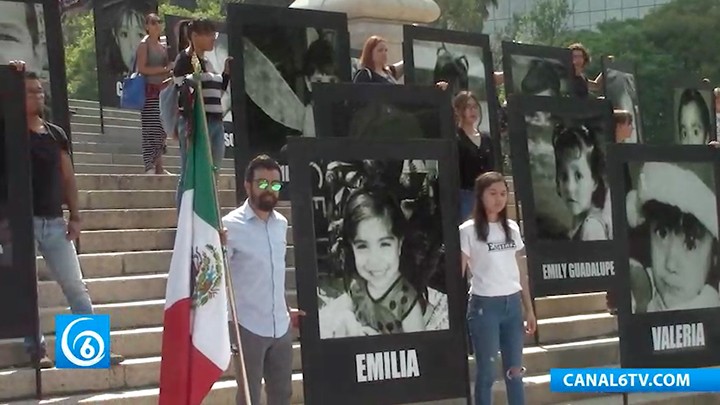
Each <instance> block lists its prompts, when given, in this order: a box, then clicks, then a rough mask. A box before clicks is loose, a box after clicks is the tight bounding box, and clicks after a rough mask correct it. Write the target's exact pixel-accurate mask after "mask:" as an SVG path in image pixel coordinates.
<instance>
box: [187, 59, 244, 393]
mask: <svg viewBox="0 0 720 405" xmlns="http://www.w3.org/2000/svg"><path fill="white" fill-rule="evenodd" d="M192 61H193V67H194V71H195V73H200V72H201V71H202V70H201V68H200V60H199V59H198V56H197V54H193V59H192ZM196 91H202V90H201V84H200V81H199V80H198V88H197V89H196ZM199 100H200V102H201V103H204V101H203V99H202V95H201V96H200V97H199ZM203 111H204V106H203ZM205 133H206V134H207V133H208V131H207V119H206V120H205ZM205 139H206V142H207V151H208V156H207V158H208V161H210V162H212V161H213V160H212V155H211V153H210V148H211V145H210V138H209V137H205ZM213 163H214V162H213ZM214 169H215V184H214V185H213V186H214V187H213V193H214V194H215V211H216V212H217V217H218V219H220V218H222V215H221V212H220V198H219V196H218V190H217V189H218V188H217V184H218V180H219V173H218V171H219V168H218V167H215V168H214ZM221 226H222V225H221ZM218 232H220V234H221V235H222V234H223V233H224V230H223V229H218ZM221 240H223V242H224V240H225V238H224V237H223V238H221ZM222 249H223V267H224V269H225V280H227V283H226V284H225V289H226V292H227V295H228V300H229V301H230V302H229V305H230V315H231V322H232V325H233V327H232V329H231V330H232V332H233V333H231V334H230V339H231V340H233V339H234V340H235V342H234V343H235V348H234V349H233V348H232V343H231V345H230V347H231V350H232V351H233V356H235V380H236V381H238V382H241V383H242V387H241V386H240V383H238V387H237V389H238V390H241V389H242V392H243V394H244V395H243V396H244V397H245V405H253V404H252V402H251V398H250V388H249V386H248V381H247V373H246V371H245V370H246V369H245V357H244V356H243V351H242V343H241V339H240V324H239V323H238V318H237V307H236V306H235V289H234V288H233V283H232V276H231V275H230V267H229V266H228V263H229V261H228V258H227V249H225V246H224V243H223V247H222ZM228 333H229V332H228Z"/></svg>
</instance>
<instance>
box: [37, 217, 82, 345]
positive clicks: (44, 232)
mask: <svg viewBox="0 0 720 405" xmlns="http://www.w3.org/2000/svg"><path fill="white" fill-rule="evenodd" d="M33 222H34V228H35V246H36V248H37V250H39V251H40V254H41V255H42V257H43V258H44V259H45V263H46V265H47V267H48V269H49V270H50V273H51V274H52V276H53V278H54V279H55V281H56V282H57V283H58V284H59V285H60V288H62V291H63V294H64V295H65V299H67V301H68V304H70V310H71V311H72V313H73V314H92V313H93V308H92V301H91V300H90V294H88V290H87V287H86V286H85V283H84V282H83V275H82V271H81V270H80V261H79V260H78V257H77V252H76V251H75V245H74V244H73V242H72V241H69V240H67V239H66V238H65V235H66V233H67V225H66V223H65V220H64V219H63V218H62V217H59V218H44V217H34V218H33ZM38 338H39V340H40V345H41V349H40V350H41V353H38V354H39V355H40V356H44V355H45V338H44V337H43V335H42V332H41V333H40V334H39V336H38ZM25 350H26V351H27V352H28V353H30V354H35V339H33V337H32V336H27V337H25Z"/></svg>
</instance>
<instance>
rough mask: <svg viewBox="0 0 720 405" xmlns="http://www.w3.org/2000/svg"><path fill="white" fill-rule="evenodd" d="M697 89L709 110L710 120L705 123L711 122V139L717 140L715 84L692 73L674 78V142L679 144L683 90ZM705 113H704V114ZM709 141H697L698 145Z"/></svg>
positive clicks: (709, 136) (707, 110) (709, 139)
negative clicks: (680, 103)
mask: <svg viewBox="0 0 720 405" xmlns="http://www.w3.org/2000/svg"><path fill="white" fill-rule="evenodd" d="M685 90H690V91H697V92H699V93H700V96H701V97H702V99H703V103H704V108H705V109H706V111H703V112H707V117H708V121H707V122H706V123H705V124H709V128H710V132H709V134H708V140H707V142H709V141H715V140H717V120H716V118H715V93H714V92H713V85H712V84H711V83H710V82H709V81H704V80H701V79H699V78H696V77H693V76H692V75H689V74H688V75H682V76H677V77H675V78H674V80H673V87H672V100H673V110H672V123H673V130H672V131H671V133H672V134H673V140H672V144H675V145H679V143H678V140H679V139H680V129H679V128H680V111H679V108H680V105H679V102H680V97H681V94H682V92H683V91H685ZM701 108H702V107H701ZM703 115H704V114H703ZM707 142H702V143H696V144H697V145H701V144H702V145H705V144H707Z"/></svg>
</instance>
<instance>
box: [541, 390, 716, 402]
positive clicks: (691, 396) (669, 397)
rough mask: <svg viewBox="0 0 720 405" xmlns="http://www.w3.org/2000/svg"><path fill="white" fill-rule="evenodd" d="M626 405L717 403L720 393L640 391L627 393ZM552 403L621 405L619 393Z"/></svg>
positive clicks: (621, 399)
mask: <svg viewBox="0 0 720 405" xmlns="http://www.w3.org/2000/svg"><path fill="white" fill-rule="evenodd" d="M627 404H628V405H717V404H720V394H710V393H704V394H700V393H694V392H693V393H688V392H682V393H663V394H658V393H641V394H629V395H628V402H627ZM553 405H623V398H622V395H621V394H612V395H608V396H607V397H602V398H589V399H583V400H580V401H572V402H568V401H567V400H565V401H561V402H557V403H555V404H553Z"/></svg>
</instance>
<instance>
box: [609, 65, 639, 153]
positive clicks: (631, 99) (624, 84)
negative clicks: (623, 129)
mask: <svg viewBox="0 0 720 405" xmlns="http://www.w3.org/2000/svg"><path fill="white" fill-rule="evenodd" d="M601 64H602V74H603V80H602V82H603V94H604V95H605V98H607V99H608V100H610V102H611V103H612V105H613V109H615V110H623V111H627V112H629V113H630V114H631V115H632V132H631V133H630V137H629V138H627V139H625V140H624V141H623V143H644V139H643V134H642V115H641V114H640V96H639V89H638V84H637V80H636V76H637V73H636V72H637V69H636V68H635V65H634V64H633V63H629V62H623V61H619V60H617V59H615V58H613V57H608V56H603V57H602V60H601Z"/></svg>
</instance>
